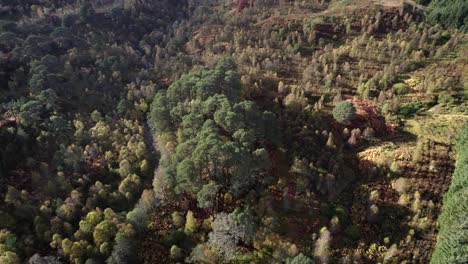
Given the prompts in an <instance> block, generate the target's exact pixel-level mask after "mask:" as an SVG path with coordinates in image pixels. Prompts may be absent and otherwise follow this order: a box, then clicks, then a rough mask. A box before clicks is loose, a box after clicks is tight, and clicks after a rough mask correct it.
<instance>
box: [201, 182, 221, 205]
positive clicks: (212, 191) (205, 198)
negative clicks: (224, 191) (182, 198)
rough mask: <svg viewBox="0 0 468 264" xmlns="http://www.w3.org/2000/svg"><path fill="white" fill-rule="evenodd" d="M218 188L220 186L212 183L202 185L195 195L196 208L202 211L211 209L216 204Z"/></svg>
mask: <svg viewBox="0 0 468 264" xmlns="http://www.w3.org/2000/svg"><path fill="white" fill-rule="evenodd" d="M220 188H221V186H220V185H218V184H216V183H214V182H210V183H208V184H205V185H203V187H202V189H201V190H200V191H199V192H198V194H197V202H198V207H200V208H203V209H207V208H212V207H213V206H214V203H215V202H216V196H217V195H218V191H219V189H220Z"/></svg>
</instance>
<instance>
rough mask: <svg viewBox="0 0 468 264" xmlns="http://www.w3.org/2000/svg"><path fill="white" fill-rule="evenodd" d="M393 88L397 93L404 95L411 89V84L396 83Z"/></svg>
mask: <svg viewBox="0 0 468 264" xmlns="http://www.w3.org/2000/svg"><path fill="white" fill-rule="evenodd" d="M393 89H394V91H395V93H396V94H398V95H403V94H407V93H409V92H410V91H411V88H410V86H409V85H407V84H406V83H395V84H394V85H393Z"/></svg>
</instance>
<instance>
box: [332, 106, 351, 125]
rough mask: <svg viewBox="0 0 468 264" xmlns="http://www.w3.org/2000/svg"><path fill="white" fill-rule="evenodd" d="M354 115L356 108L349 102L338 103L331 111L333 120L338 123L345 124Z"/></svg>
mask: <svg viewBox="0 0 468 264" xmlns="http://www.w3.org/2000/svg"><path fill="white" fill-rule="evenodd" d="M355 115H356V108H355V107H354V105H353V104H352V103H350V102H346V101H343V102H340V103H338V104H337V105H336V106H335V108H334V109H333V118H335V120H336V121H338V122H347V121H350V120H351V119H353V118H354V116H355Z"/></svg>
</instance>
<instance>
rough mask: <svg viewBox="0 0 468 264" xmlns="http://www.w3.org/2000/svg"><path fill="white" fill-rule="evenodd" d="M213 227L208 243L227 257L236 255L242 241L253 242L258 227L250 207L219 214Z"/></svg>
mask: <svg viewBox="0 0 468 264" xmlns="http://www.w3.org/2000/svg"><path fill="white" fill-rule="evenodd" d="M211 227H212V229H213V231H212V232H210V234H209V241H208V243H209V245H211V246H212V247H213V248H214V249H215V250H216V251H217V252H218V253H219V254H220V255H221V256H224V257H225V258H227V259H231V258H232V257H234V256H235V254H236V252H238V245H239V243H240V242H242V243H245V244H248V243H251V242H252V240H253V238H254V236H255V232H256V229H257V226H256V224H255V221H254V218H253V215H252V212H251V211H250V209H245V210H241V209H239V208H237V209H236V210H234V212H232V213H230V214H226V213H220V214H217V215H216V218H215V220H214V221H213V223H212V224H211Z"/></svg>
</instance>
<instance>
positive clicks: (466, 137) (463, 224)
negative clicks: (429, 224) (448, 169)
mask: <svg viewBox="0 0 468 264" xmlns="http://www.w3.org/2000/svg"><path fill="white" fill-rule="evenodd" d="M467 145H468V125H466V124H465V126H464V127H463V129H462V130H461V131H460V133H459V136H458V139H457V144H456V150H457V156H458V157H457V162H456V167H455V171H454V172H453V175H452V183H451V184H450V187H449V190H448V192H447V193H446V194H445V196H444V207H443V210H442V213H441V215H440V216H439V220H438V222H439V224H440V230H439V234H438V237H437V244H436V248H435V250H434V253H433V254H432V258H431V264H442V263H454V264H458V263H460V264H461V263H466V262H467V261H468V223H467V219H468V148H467V147H466V146H467Z"/></svg>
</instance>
